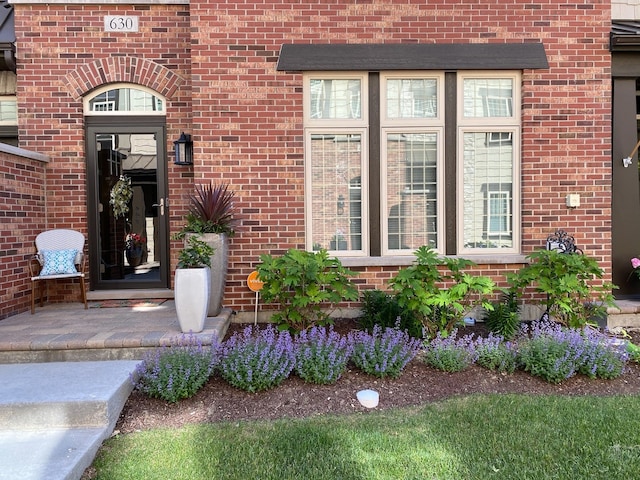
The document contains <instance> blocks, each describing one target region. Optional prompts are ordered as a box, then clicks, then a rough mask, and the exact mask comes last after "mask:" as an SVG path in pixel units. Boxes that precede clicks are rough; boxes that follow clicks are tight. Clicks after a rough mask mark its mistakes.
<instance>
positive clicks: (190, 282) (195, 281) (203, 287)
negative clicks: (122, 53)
mask: <svg viewBox="0 0 640 480" xmlns="http://www.w3.org/2000/svg"><path fill="white" fill-rule="evenodd" d="M213 253H214V252H213V248H212V247H211V246H210V245H208V244H207V243H206V242H204V241H203V240H201V239H200V238H198V236H197V235H191V236H190V237H189V238H188V239H187V240H186V246H185V248H184V249H183V250H182V251H181V252H180V255H179V256H178V265H177V268H176V277H175V290H174V299H175V303H176V314H177V315H178V322H179V323H180V329H181V330H182V331H183V332H185V333H188V332H194V333H197V332H201V331H202V330H203V329H204V322H205V320H206V319H207V312H208V308H209V289H210V284H211V268H210V263H211V255H213Z"/></svg>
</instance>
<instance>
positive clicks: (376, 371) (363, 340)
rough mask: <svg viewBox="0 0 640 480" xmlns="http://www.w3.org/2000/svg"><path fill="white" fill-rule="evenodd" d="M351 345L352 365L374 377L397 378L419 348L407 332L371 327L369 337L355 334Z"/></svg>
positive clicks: (363, 334) (415, 340)
mask: <svg viewBox="0 0 640 480" xmlns="http://www.w3.org/2000/svg"><path fill="white" fill-rule="evenodd" d="M352 341H353V343H354V353H353V358H352V360H353V362H354V363H355V364H356V366H357V367H358V368H360V369H361V370H363V371H364V372H366V373H368V374H370V375H375V376H377V377H387V376H388V377H392V378H396V377H398V376H399V375H400V373H401V372H402V370H403V369H404V367H405V366H406V365H407V363H409V362H410V361H411V360H412V359H413V358H414V357H415V356H416V355H417V354H418V352H419V351H420V347H421V345H420V341H419V340H417V339H415V338H413V337H410V336H409V334H408V333H407V332H405V331H402V330H400V329H399V328H391V327H387V328H385V330H384V331H382V328H381V327H380V326H379V325H376V326H374V328H373V332H372V333H368V332H364V331H360V332H356V333H355V334H353V336H352Z"/></svg>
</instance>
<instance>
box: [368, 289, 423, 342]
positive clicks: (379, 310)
mask: <svg viewBox="0 0 640 480" xmlns="http://www.w3.org/2000/svg"><path fill="white" fill-rule="evenodd" d="M358 323H359V324H360V326H361V327H362V328H364V329H365V330H368V331H371V330H372V329H373V327H374V326H375V325H380V326H381V327H383V328H385V327H397V328H399V329H400V330H406V331H407V333H408V334H409V335H411V336H412V337H414V338H422V322H421V321H420V320H419V319H418V318H416V316H415V315H414V314H413V312H410V311H408V310H403V309H402V308H401V307H400V304H399V303H398V299H397V298H396V297H395V295H389V294H388V293H386V292H383V291H382V290H365V291H364V292H363V293H362V316H361V317H360V318H359V319H358Z"/></svg>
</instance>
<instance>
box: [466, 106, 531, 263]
mask: <svg viewBox="0 0 640 480" xmlns="http://www.w3.org/2000/svg"><path fill="white" fill-rule="evenodd" d="M518 121H519V118H518ZM478 132H480V133H492V132H510V133H511V142H512V149H513V166H512V171H511V213H512V220H511V221H512V224H511V229H512V232H513V233H512V241H511V244H512V247H510V248H469V247H465V246H464V201H465V199H464V155H463V153H462V152H463V151H464V134H465V133H478ZM457 146H458V148H457V150H458V159H457V179H456V182H457V193H456V212H457V215H456V216H457V222H456V229H457V232H458V238H457V241H456V244H457V245H456V251H457V252H458V255H467V256H473V255H487V254H494V253H501V254H502V253H504V254H519V253H520V242H521V228H522V226H521V216H520V215H521V201H520V198H521V197H520V195H521V191H520V163H521V150H520V126H519V125H518V126H505V127H503V128H498V127H492V126H491V127H490V126H485V127H473V128H471V127H459V128H458V139H457Z"/></svg>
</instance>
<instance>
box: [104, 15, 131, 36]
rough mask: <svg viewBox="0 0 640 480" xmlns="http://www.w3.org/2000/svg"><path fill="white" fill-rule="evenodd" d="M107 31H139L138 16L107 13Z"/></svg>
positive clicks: (105, 20)
mask: <svg viewBox="0 0 640 480" xmlns="http://www.w3.org/2000/svg"><path fill="white" fill-rule="evenodd" d="M104 31H105V32H137V31H138V17H132V16H129V15H105V16H104Z"/></svg>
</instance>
